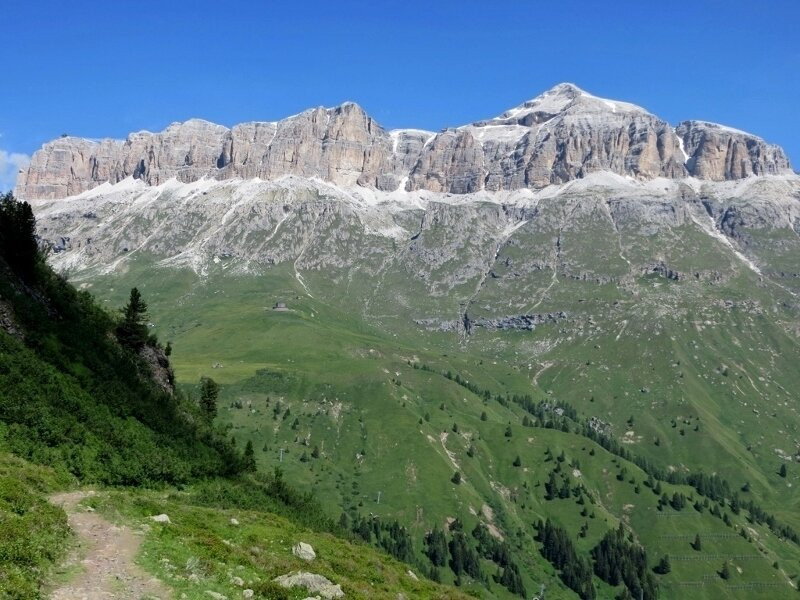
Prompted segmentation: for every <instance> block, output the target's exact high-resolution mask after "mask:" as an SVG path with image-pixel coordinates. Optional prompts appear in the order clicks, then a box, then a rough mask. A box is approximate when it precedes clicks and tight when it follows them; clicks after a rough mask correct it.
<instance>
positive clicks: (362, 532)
mask: <svg viewBox="0 0 800 600" xmlns="http://www.w3.org/2000/svg"><path fill="white" fill-rule="evenodd" d="M343 515H344V519H343V520H342V521H341V522H342V524H343V525H345V524H346V523H347V520H348V518H347V516H346V514H345V513H343ZM350 529H351V531H352V532H353V533H355V534H356V535H357V536H358V537H360V538H361V539H362V540H364V541H365V542H367V543H369V544H374V545H376V546H378V547H380V548H383V549H384V550H385V551H386V552H388V553H389V554H391V555H392V556H394V557H395V558H396V559H398V560H402V561H404V562H412V561H413V560H414V543H413V539H412V537H411V534H409V533H408V530H407V529H406V528H405V527H403V526H402V525H401V524H400V523H399V522H398V521H397V520H394V519H393V520H389V521H385V520H383V519H381V518H380V517H379V516H378V515H369V516H368V517H363V516H360V515H357V516H356V517H355V518H354V519H353V520H352V524H351V528H350Z"/></svg>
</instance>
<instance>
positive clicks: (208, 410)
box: [200, 377, 219, 423]
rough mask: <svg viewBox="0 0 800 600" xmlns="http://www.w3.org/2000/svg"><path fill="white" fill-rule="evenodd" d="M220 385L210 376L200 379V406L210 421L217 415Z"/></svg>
mask: <svg viewBox="0 0 800 600" xmlns="http://www.w3.org/2000/svg"><path fill="white" fill-rule="evenodd" d="M218 395H219V385H217V382H216V381H214V380H213V379H211V378H210V377H203V378H202V379H200V408H201V410H202V411H203V414H204V415H205V416H206V419H207V420H208V422H209V423H211V422H212V421H214V418H215V417H216V416H217V396H218Z"/></svg>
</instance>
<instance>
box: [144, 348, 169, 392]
mask: <svg viewBox="0 0 800 600" xmlns="http://www.w3.org/2000/svg"><path fill="white" fill-rule="evenodd" d="M139 356H140V357H141V358H142V360H144V362H145V363H147V366H148V367H149V370H150V373H149V375H150V378H151V379H152V381H153V383H155V384H156V386H158V388H159V389H161V390H163V391H164V392H166V393H167V394H170V395H172V394H173V392H174V391H175V374H174V373H173V371H172V367H170V365H169V359H168V358H167V355H166V354H165V353H164V350H162V349H161V348H156V347H153V346H150V345H144V346H142V349H141V350H139Z"/></svg>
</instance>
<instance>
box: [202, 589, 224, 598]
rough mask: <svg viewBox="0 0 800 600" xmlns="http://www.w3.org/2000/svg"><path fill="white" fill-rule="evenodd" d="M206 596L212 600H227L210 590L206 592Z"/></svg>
mask: <svg viewBox="0 0 800 600" xmlns="http://www.w3.org/2000/svg"><path fill="white" fill-rule="evenodd" d="M206 595H208V596H211V598H213V599H214V600H228V597H227V596H223V595H222V594H220V593H219V592H212V591H211V590H206Z"/></svg>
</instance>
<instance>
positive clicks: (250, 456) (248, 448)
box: [244, 440, 256, 472]
mask: <svg viewBox="0 0 800 600" xmlns="http://www.w3.org/2000/svg"><path fill="white" fill-rule="evenodd" d="M244 470H245V471H250V472H253V471H255V470H256V454H255V451H254V450H253V442H252V441H250V440H247V445H245V447H244Z"/></svg>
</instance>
